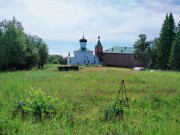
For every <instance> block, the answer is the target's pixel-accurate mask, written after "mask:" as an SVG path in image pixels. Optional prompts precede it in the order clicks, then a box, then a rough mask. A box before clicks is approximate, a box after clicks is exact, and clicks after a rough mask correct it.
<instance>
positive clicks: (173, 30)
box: [134, 13, 180, 70]
mask: <svg viewBox="0 0 180 135" xmlns="http://www.w3.org/2000/svg"><path fill="white" fill-rule="evenodd" d="M134 49H135V50H134V58H135V60H136V63H140V64H141V65H142V66H145V67H148V68H155V69H165V70H166V69H172V70H180V21H179V23H178V25H177V26H176V24H175V21H174V18H173V14H172V13H170V14H166V17H165V20H164V22H163V24H162V28H161V32H160V35H159V37H157V38H154V40H152V41H147V36H146V35H145V34H140V35H139V39H138V40H137V41H136V42H135V44H134Z"/></svg>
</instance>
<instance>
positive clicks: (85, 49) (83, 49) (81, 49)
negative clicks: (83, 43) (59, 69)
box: [74, 48, 92, 52]
mask: <svg viewBox="0 0 180 135" xmlns="http://www.w3.org/2000/svg"><path fill="white" fill-rule="evenodd" d="M80 51H86V52H92V51H91V50H89V49H87V48H80V49H78V50H76V51H74V52H80Z"/></svg>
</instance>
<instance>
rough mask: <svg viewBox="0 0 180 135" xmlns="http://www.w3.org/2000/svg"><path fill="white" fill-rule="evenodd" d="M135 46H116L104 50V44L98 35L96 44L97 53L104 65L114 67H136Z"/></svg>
mask: <svg viewBox="0 0 180 135" xmlns="http://www.w3.org/2000/svg"><path fill="white" fill-rule="evenodd" d="M133 52H134V48H133V47H120V46H115V47H112V48H110V49H108V50H105V51H103V46H102V44H101V42H100V37H98V42H97V45H96V46H95V55H96V56H97V57H98V58H99V61H100V62H101V64H102V65H103V66H114V67H134V55H133Z"/></svg>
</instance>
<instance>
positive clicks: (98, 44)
mask: <svg viewBox="0 0 180 135" xmlns="http://www.w3.org/2000/svg"><path fill="white" fill-rule="evenodd" d="M96 46H100V47H102V44H101V41H100V36H98V42H97V45H96Z"/></svg>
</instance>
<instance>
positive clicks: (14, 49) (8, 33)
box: [0, 20, 26, 70]
mask: <svg viewBox="0 0 180 135" xmlns="http://www.w3.org/2000/svg"><path fill="white" fill-rule="evenodd" d="M1 24H2V25H1V33H2V35H1V42H0V43H1V44H0V48H1V54H0V61H1V63H0V65H1V67H0V68H1V70H6V69H19V68H20V67H22V66H24V65H25V58H24V54H25V48H26V42H25V40H26V36H25V33H24V32H23V31H22V29H19V28H17V26H16V22H13V21H6V20H4V21H2V22H1Z"/></svg>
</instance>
